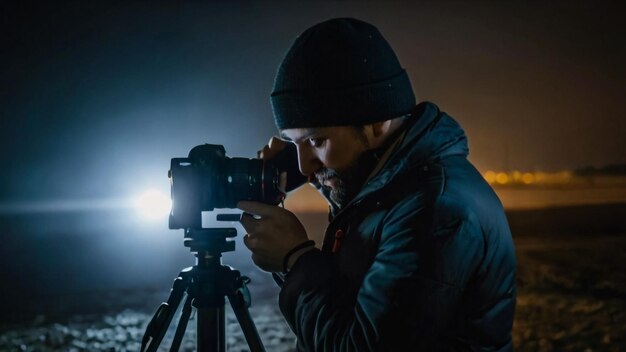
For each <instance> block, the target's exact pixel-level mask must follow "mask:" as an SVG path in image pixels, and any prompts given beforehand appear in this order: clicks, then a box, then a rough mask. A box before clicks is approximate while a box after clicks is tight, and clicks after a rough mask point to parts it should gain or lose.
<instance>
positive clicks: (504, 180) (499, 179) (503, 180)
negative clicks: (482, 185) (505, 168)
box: [496, 172, 509, 185]
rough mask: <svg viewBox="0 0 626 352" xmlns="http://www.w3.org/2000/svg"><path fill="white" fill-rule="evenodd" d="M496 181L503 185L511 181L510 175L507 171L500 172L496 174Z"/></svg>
mask: <svg viewBox="0 0 626 352" xmlns="http://www.w3.org/2000/svg"><path fill="white" fill-rule="evenodd" d="M496 182H498V183H499V184H501V185H504V184H506V183H507V182H509V175H508V174H506V173H505V172H498V175H497V176H496Z"/></svg>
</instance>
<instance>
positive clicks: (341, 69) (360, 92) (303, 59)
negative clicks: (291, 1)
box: [270, 18, 415, 129]
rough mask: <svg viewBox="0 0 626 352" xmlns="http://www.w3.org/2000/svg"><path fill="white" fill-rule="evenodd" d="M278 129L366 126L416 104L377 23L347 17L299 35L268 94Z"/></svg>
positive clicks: (324, 23) (396, 114) (317, 26)
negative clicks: (376, 25) (373, 24)
mask: <svg viewBox="0 0 626 352" xmlns="http://www.w3.org/2000/svg"><path fill="white" fill-rule="evenodd" d="M270 100H271V103H272V110H273V112H274V120H275V122H276V127H278V129H289V128H304V127H326V126H347V125H365V124H368V123H372V122H377V121H384V120H388V119H391V118H395V117H399V116H402V115H405V114H407V113H409V112H410V111H411V109H413V108H414V107H415V96H414V94H413V89H412V88H411V82H410V81H409V77H408V76H407V74H406V72H405V70H404V69H403V68H402V67H401V66H400V63H399V62H398V58H397V57H396V55H395V53H394V52H393V50H392V49H391V47H390V46H389V43H387V41H386V40H385V38H383V36H382V35H381V34H380V32H379V31H378V29H376V27H374V26H372V25H371V24H369V23H365V22H363V21H359V20H356V19H352V18H337V19H331V20H328V21H325V22H322V23H319V24H317V25H315V26H313V27H311V28H309V29H307V30H306V31H305V32H304V33H302V34H301V35H300V36H298V37H297V38H296V40H295V42H294V43H293V45H292V46H291V48H290V49H289V51H288V52H287V54H286V55H285V58H284V59H283V61H282V63H281V65H280V66H279V68H278V72H277V74H276V78H275V81H274V89H273V92H272V94H271V97H270Z"/></svg>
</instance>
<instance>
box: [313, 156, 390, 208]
mask: <svg viewBox="0 0 626 352" xmlns="http://www.w3.org/2000/svg"><path fill="white" fill-rule="evenodd" d="M378 152H379V150H375V149H370V150H365V151H364V152H362V153H361V154H360V155H358V156H357V157H356V158H355V159H354V160H353V161H352V162H351V163H350V165H348V166H347V167H345V168H342V169H341V170H340V169H329V168H326V167H324V168H321V169H320V170H318V171H317V172H315V177H316V178H317V181H318V182H319V183H320V185H321V186H322V188H323V189H324V191H325V192H324V193H326V194H329V197H330V200H331V201H332V202H333V203H335V205H337V207H339V209H341V208H343V207H345V206H346V205H347V204H348V203H350V201H351V200H353V199H354V197H356V196H357V195H358V194H359V192H360V191H361V189H362V188H363V184H364V183H365V181H366V179H367V177H368V176H369V174H370V173H371V172H372V170H374V168H375V167H376V165H377V164H378V161H379V160H380V158H379V157H378V155H377V153H378ZM332 178H335V181H336V182H335V185H334V186H335V187H330V186H327V185H325V184H324V181H326V180H330V179H332Z"/></svg>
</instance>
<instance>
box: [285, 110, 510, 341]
mask: <svg viewBox="0 0 626 352" xmlns="http://www.w3.org/2000/svg"><path fill="white" fill-rule="evenodd" d="M407 125H408V127H406V128H407V129H406V132H405V135H404V138H403V139H402V142H401V144H400V145H399V146H398V147H396V149H395V150H394V152H393V154H392V155H391V156H390V158H389V159H388V160H387V162H386V164H385V166H384V167H383V168H382V169H381V171H379V172H378V173H377V175H375V176H374V177H373V178H371V179H370V181H369V182H368V183H367V184H366V185H364V187H363V189H362V190H361V192H360V193H359V194H358V195H357V196H356V197H355V199H354V200H352V201H351V202H350V203H349V204H348V205H346V207H345V208H344V209H342V210H341V211H339V212H338V213H337V214H335V216H334V217H333V218H332V220H331V222H330V224H329V226H328V228H327V231H326V234H325V240H324V245H323V248H322V250H311V251H309V252H307V253H305V254H304V255H302V256H301V257H300V258H299V259H298V260H297V261H296V263H295V264H294V266H293V268H292V269H291V271H290V272H289V273H288V274H287V275H286V277H285V278H284V282H283V284H282V288H281V291H280V296H279V305H280V309H281V311H282V313H283V315H284V316H285V319H286V320H287V322H288V323H289V325H290V326H291V328H292V330H293V331H294V332H295V334H296V336H297V346H298V349H299V350H304V351H450V350H452V351H457V350H463V351H465V350H471V351H509V350H512V343H511V329H512V324H513V315H514V309H515V253H514V247H513V241H512V239H511V233H510V230H509V226H508V223H507V220H506V217H505V214H504V210H503V208H502V205H501V203H500V201H499V199H498V197H497V196H496V194H495V193H494V192H493V190H492V189H491V187H490V186H489V185H488V184H487V183H486V182H485V180H484V179H483V178H482V176H481V175H480V173H479V172H478V171H477V170H476V169H475V168H474V167H473V166H472V165H471V164H470V162H469V161H468V160H467V159H466V157H467V154H468V147H467V139H466V136H465V133H464V132H463V130H462V129H461V127H460V126H459V125H458V124H457V122H455V121H454V120H453V119H452V118H451V117H450V116H448V115H447V114H446V113H444V112H441V111H439V109H438V107H437V106H436V105H434V104H432V103H428V102H426V103H421V104H420V105H418V106H417V108H416V112H415V114H414V116H413V117H412V118H411V121H409V123H408V124H407Z"/></svg>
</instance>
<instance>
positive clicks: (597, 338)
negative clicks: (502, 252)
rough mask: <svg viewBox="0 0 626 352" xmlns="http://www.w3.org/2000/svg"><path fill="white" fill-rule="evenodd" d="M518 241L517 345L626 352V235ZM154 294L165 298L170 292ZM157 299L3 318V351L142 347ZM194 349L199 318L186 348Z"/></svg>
mask: <svg viewBox="0 0 626 352" xmlns="http://www.w3.org/2000/svg"><path fill="white" fill-rule="evenodd" d="M516 245H517V255H518V268H519V269H518V289H519V295H518V301H517V313H516V319H515V324H514V329H513V340H514V344H515V347H516V350H517V351H626V298H625V297H626V270H625V269H626V236H617V235H607V236H574V237H573V236H563V235H558V236H556V235H555V236H533V237H519V238H516ZM253 280H255V282H256V286H255V287H253V288H255V290H256V291H257V292H262V291H259V289H261V288H262V287H261V286H263V285H271V282H270V281H269V279H268V278H267V277H266V276H259V277H256V278H253ZM259 285H260V286H259ZM153 294H154V296H155V297H156V296H159V297H160V298H159V299H158V300H162V299H164V298H165V296H166V295H167V293H163V292H158V293H153ZM253 294H254V292H253ZM125 295H128V293H125ZM136 295H137V294H136ZM142 295H144V294H141V295H140V296H142ZM260 296H261V297H260V299H259V300H257V301H256V302H255V304H253V306H252V307H251V314H252V316H253V318H254V321H255V323H256V326H257V328H258V330H259V333H260V335H261V337H262V340H263V343H264V345H265V346H266V349H267V350H268V351H292V350H293V346H294V337H293V334H292V333H291V332H290V331H289V328H288V326H287V325H286V324H285V322H284V321H283V320H282V318H281V316H280V314H279V312H278V310H277V308H276V304H275V299H274V298H272V295H267V294H266V295H265V297H263V295H260ZM138 302H140V303H138ZM154 302H155V299H148V300H141V299H139V300H138V301H135V303H133V304H132V305H130V306H129V307H130V308H132V309H130V308H129V307H126V308H123V307H109V308H108V309H106V312H103V313H102V314H91V315H86V314H69V315H67V316H63V315H58V314H57V315H55V316H54V317H51V316H43V315H37V316H36V317H35V318H34V319H31V320H28V321H24V322H20V323H11V324H3V325H2V327H1V330H0V331H1V333H0V351H137V350H139V347H140V341H141V337H142V336H143V333H144V329H145V326H146V324H147V322H148V321H149V319H150V318H151V316H152V312H153V311H154V309H153V308H156V306H154V305H153V303H154ZM227 321H228V324H229V325H228V329H227V331H228V338H227V340H228V341H227V342H228V348H229V351H246V350H248V348H247V345H246V343H245V340H244V338H243V335H242V333H241V331H240V329H239V326H238V324H237V323H236V320H235V318H234V316H233V315H232V313H231V312H229V313H228V316H227ZM173 327H174V326H172V327H171V328H172V329H170V332H169V334H168V336H167V337H166V339H165V341H164V342H163V343H162V348H161V350H163V351H166V350H167V348H166V347H167V346H169V341H171V337H172V334H173ZM194 348H195V322H194V321H192V322H190V324H189V327H188V329H187V333H186V335H185V340H184V341H183V344H182V347H181V351H193V350H194Z"/></svg>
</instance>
